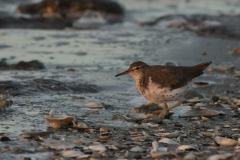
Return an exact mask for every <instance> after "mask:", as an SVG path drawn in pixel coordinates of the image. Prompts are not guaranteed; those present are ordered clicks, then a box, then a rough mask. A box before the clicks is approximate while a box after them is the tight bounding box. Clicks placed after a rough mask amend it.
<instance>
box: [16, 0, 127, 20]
mask: <svg viewBox="0 0 240 160" xmlns="http://www.w3.org/2000/svg"><path fill="white" fill-rule="evenodd" d="M86 10H94V11H99V12H101V13H104V14H118V15H123V14H124V10H123V8H122V7H121V6H120V5H119V4H118V3H117V2H114V1H111V0H43V1H42V2H40V3H32V4H25V5H20V6H19V7H18V8H17V10H16V12H18V13H23V14H30V15H40V16H41V17H46V18H49V17H57V18H75V19H78V18H79V17H81V15H82V13H83V12H84V11H86Z"/></svg>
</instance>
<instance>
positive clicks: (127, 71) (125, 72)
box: [115, 70, 130, 77]
mask: <svg viewBox="0 0 240 160" xmlns="http://www.w3.org/2000/svg"><path fill="white" fill-rule="evenodd" d="M129 72H130V71H129V70H126V71H124V72H122V73H119V74H117V75H116V76H115V77H118V76H121V75H124V74H128V73H129Z"/></svg>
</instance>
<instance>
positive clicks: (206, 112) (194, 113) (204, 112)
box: [181, 109, 219, 117]
mask: <svg viewBox="0 0 240 160" xmlns="http://www.w3.org/2000/svg"><path fill="white" fill-rule="evenodd" d="M218 114H219V112H218V111H215V110H211V109H192V110H189V111H187V112H185V113H184V114H183V115H182V116H181V117H201V116H203V117H213V116H217V115H218Z"/></svg>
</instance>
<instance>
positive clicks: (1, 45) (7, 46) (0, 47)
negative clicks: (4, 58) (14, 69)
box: [0, 44, 11, 49]
mask: <svg viewBox="0 0 240 160" xmlns="http://www.w3.org/2000/svg"><path fill="white" fill-rule="evenodd" d="M10 47H11V46H9V45H5V44H0V49H4V48H10Z"/></svg>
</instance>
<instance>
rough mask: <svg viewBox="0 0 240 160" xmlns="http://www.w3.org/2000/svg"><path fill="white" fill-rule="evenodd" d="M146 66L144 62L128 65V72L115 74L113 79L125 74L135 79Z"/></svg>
mask: <svg viewBox="0 0 240 160" xmlns="http://www.w3.org/2000/svg"><path fill="white" fill-rule="evenodd" d="M147 66H148V65H147V64H146V63H144V62H141V61H137V62H134V63H132V64H131V65H130V67H129V68H128V70H126V71H124V72H122V73H119V74H117V75H116V76H115V77H118V76H121V75H125V74H129V75H131V76H132V77H133V78H137V77H138V76H139V75H141V73H142V72H143V70H144V68H145V67H147Z"/></svg>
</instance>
